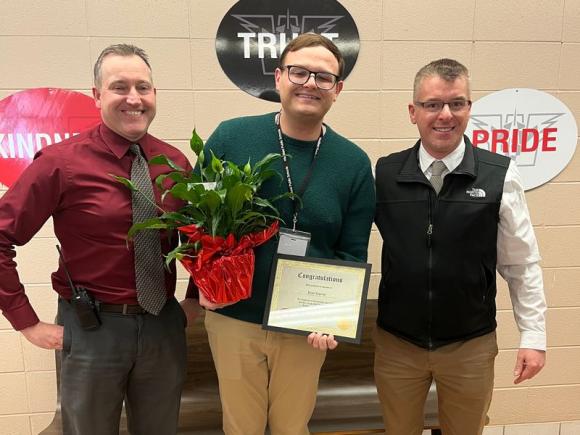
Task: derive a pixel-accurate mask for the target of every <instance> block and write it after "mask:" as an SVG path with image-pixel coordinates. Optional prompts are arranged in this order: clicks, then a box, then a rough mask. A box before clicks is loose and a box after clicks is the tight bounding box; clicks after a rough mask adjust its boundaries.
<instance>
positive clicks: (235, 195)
mask: <svg viewBox="0 0 580 435" xmlns="http://www.w3.org/2000/svg"><path fill="white" fill-rule="evenodd" d="M252 194H253V190H252V187H251V186H250V185H248V184H242V183H239V184H237V185H235V186H234V187H232V188H231V189H230V190H229V192H228V193H227V195H226V204H227V206H228V207H229V209H230V210H231V214H232V216H233V217H235V216H236V215H237V214H238V212H239V211H240V210H241V209H242V206H243V204H244V202H245V201H249V200H250V199H252Z"/></svg>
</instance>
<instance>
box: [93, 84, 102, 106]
mask: <svg viewBox="0 0 580 435" xmlns="http://www.w3.org/2000/svg"><path fill="white" fill-rule="evenodd" d="M93 98H94V99H95V106H97V109H100V108H101V92H100V91H99V90H98V89H97V88H93Z"/></svg>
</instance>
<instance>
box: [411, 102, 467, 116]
mask: <svg viewBox="0 0 580 435" xmlns="http://www.w3.org/2000/svg"><path fill="white" fill-rule="evenodd" d="M415 104H416V105H418V106H421V107H422V108H423V109H425V110H426V111H427V112H431V113H439V112H441V111H442V110H443V107H445V105H446V104H447V105H448V106H449V110H451V111H452V112H463V111H464V110H467V109H469V108H470V107H471V100H463V99H460V100H451V101H439V100H433V101H415Z"/></svg>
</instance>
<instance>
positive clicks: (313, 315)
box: [262, 254, 371, 344]
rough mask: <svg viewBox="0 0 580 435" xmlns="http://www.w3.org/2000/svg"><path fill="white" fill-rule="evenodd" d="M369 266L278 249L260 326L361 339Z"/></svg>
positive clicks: (350, 340)
mask: <svg viewBox="0 0 580 435" xmlns="http://www.w3.org/2000/svg"><path fill="white" fill-rule="evenodd" d="M370 273H371V265H370V264H366V263H357V262H354V261H341V260H329V259H325V258H313V257H298V256H294V255H284V254H278V255H276V257H275V258H274V264H273V265H272V273H271V275H270V287H269V289H268V299H267V301H266V311H265V312H264V321H263V323H262V327H263V328H264V329H271V330H275V331H282V332H289V333H293V334H300V335H308V334H310V333H311V332H321V333H324V334H333V335H334V338H335V340H337V341H344V342H349V343H357V344H358V343H360V341H361V335H362V322H363V318H364V310H365V305H366V300H367V292H368V288H369V278H370Z"/></svg>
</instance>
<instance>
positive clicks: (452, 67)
mask: <svg viewBox="0 0 580 435" xmlns="http://www.w3.org/2000/svg"><path fill="white" fill-rule="evenodd" d="M433 76H437V77H441V78H442V79H443V80H445V81H446V82H454V81H455V80H457V79H458V78H460V77H465V80H466V81H467V90H468V91H469V71H468V69H467V68H466V67H465V65H463V64H461V63H459V62H458V61H456V60H454V59H447V58H444V59H439V60H434V61H433V62H430V63H428V64H427V65H425V66H424V67H423V68H421V69H420V70H419V71H418V72H417V74H416V75H415V82H414V83H413V99H415V98H416V96H417V91H418V90H419V86H420V85H421V81H423V79H424V78H426V77H433Z"/></svg>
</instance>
